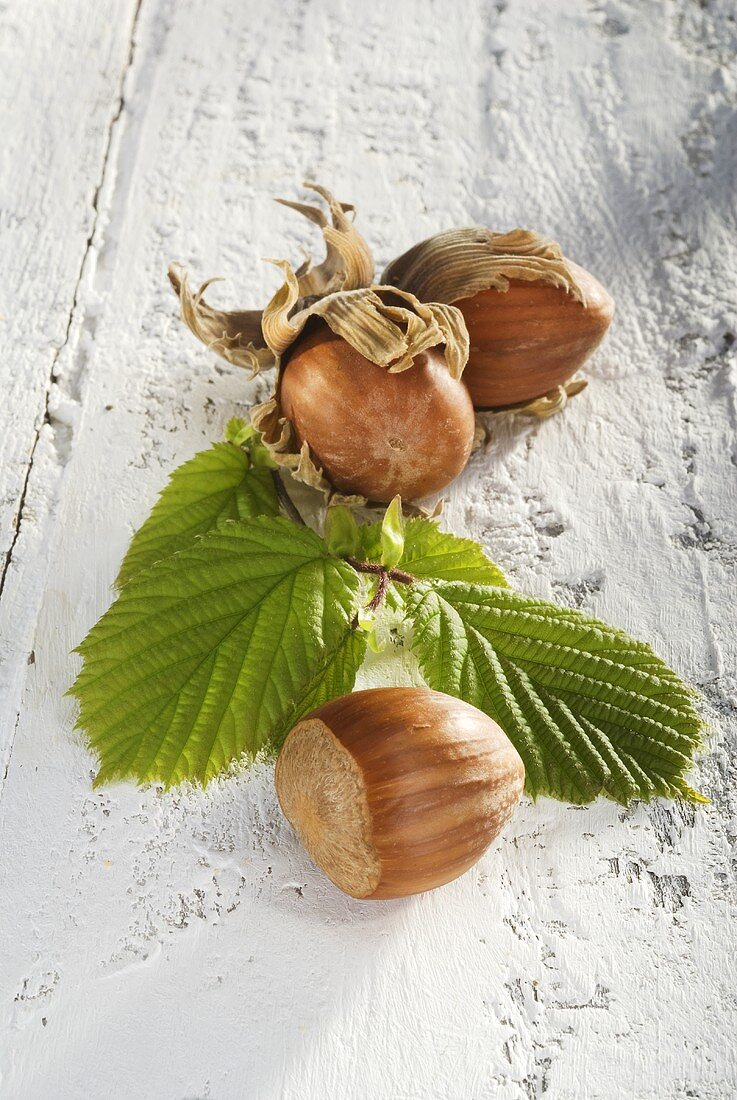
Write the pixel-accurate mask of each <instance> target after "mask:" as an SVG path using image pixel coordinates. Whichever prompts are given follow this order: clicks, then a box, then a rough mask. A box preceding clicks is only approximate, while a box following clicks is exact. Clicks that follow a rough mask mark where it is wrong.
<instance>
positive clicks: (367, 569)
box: [345, 558, 415, 584]
mask: <svg viewBox="0 0 737 1100" xmlns="http://www.w3.org/2000/svg"><path fill="white" fill-rule="evenodd" d="M345 560H346V561H347V562H348V564H349V565H352V566H353V568H354V569H355V570H356V572H357V573H373V574H375V576H377V577H380V576H381V575H382V574H383V573H386V576H387V578H388V579H389V580H390V581H397V583H398V584H414V581H415V578H414V577H413V576H412V574H411V573H405V571H404V570H403V569H387V568H386V566H385V565H379V563H378V562H376V561H359V560H358V558H346V559H345Z"/></svg>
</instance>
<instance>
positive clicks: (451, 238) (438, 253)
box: [382, 226, 587, 419]
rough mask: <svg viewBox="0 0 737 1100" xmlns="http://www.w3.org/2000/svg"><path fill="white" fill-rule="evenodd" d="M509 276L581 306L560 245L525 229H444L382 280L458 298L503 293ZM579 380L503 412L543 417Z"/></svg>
mask: <svg viewBox="0 0 737 1100" xmlns="http://www.w3.org/2000/svg"><path fill="white" fill-rule="evenodd" d="M511 279H520V280H524V281H527V282H541V283H548V284H549V285H551V286H555V287H559V288H560V289H562V290H565V291H566V293H567V294H571V295H572V296H573V297H574V298H575V299H576V300H577V301H579V302H581V304H582V305H583V306H584V307H585V306H586V296H585V293H584V290H583V288H582V287H581V285H580V284H579V282H578V281H577V279H576V276H575V274H574V272H573V269H572V268H571V266H570V264H569V263H568V262H567V261H566V259H565V257H564V256H563V253H562V251H561V248H560V246H559V245H558V244H557V243H556V242H555V241H552V240H550V239H549V238H547V237H543V236H542V235H541V234H539V233H535V232H533V231H532V230H531V229H513V230H512V231H511V232H509V233H492V232H491V230H489V229H485V228H483V227H482V226H476V227H474V228H468V229H450V230H448V231H447V232H444V233H437V234H436V235H435V236H434V237H430V238H428V239H427V240H425V241H420V243H419V244H416V245H415V246H414V247H413V248H410V249H409V251H407V252H405V253H404V254H403V255H402V256H399V257H398V258H397V259H396V260H393V261H392V262H391V263H390V264H389V266H388V267H387V268H386V270H385V271H384V273H383V275H382V281H383V282H387V283H391V284H392V285H396V286H400V287H403V288H404V289H406V290H409V291H411V292H412V293H413V294H415V295H416V296H417V297H418V298H420V299H421V300H423V301H428V300H430V301H437V302H449V303H452V302H458V301H461V300H462V299H464V298H472V297H473V296H474V295H475V294H478V293H480V292H481V291H484V290H489V289H491V288H493V289H495V290H498V291H499V292H500V293H502V294H504V293H506V291H507V290H508V289H509V283H510V280H511ZM586 384H587V383H586V382H585V380H583V379H575V380H572V381H570V382H567V383H566V384H565V385H562V386H557V387H556V388H555V389H554V390H551V392H550V393H548V394H545V395H543V396H542V397H539V398H536V399H535V400H534V401H529V402H526V403H524V404H521V405H519V406H516V407H511V408H508V409H507V410H506V411H507V412H516V413H519V414H522V415H525V416H534V417H539V418H541V419H542V418H545V417H548V416H552V415H553V414H554V413H557V412H560V411H561V410H562V409H563V408H564V407H565V405H566V403H567V402H568V400H569V399H570V398H571V397H573V396H575V394H577V393H580V392H581V390H583V389H585V387H586Z"/></svg>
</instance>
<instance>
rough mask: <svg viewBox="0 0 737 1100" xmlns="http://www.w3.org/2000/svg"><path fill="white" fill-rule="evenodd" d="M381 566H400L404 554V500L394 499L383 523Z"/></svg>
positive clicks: (392, 567) (391, 567)
mask: <svg viewBox="0 0 737 1100" xmlns="http://www.w3.org/2000/svg"><path fill="white" fill-rule="evenodd" d="M379 537H380V542H381V564H382V565H385V566H386V568H387V569H394V567H395V566H396V565H399V563H400V561H401V560H402V554H403V553H404V516H403V515H402V498H401V497H394V499H393V500H392V502H391V504H390V505H389V507H388V508H387V510H386V512H385V513H384V518H383V520H382V521H381V534H380V536H379Z"/></svg>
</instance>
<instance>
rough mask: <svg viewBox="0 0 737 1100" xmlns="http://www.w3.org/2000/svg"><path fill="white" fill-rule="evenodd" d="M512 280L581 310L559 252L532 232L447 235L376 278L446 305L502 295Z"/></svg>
mask: <svg viewBox="0 0 737 1100" xmlns="http://www.w3.org/2000/svg"><path fill="white" fill-rule="evenodd" d="M511 279H522V280H525V281H527V282H541V283H549V284H550V285H551V286H557V287H560V288H561V289H563V290H565V291H566V292H567V293H568V294H572V295H573V297H574V298H576V299H577V300H578V301H579V302H581V304H582V305H584V306H585V305H586V297H585V294H584V292H583V289H582V287H581V286H580V284H579V283H578V281H577V280H576V277H575V275H574V273H573V271H572V269H571V267H570V265H569V264H568V262H567V261H566V259H565V257H564V256H563V253H562V252H561V249H560V246H559V245H558V244H556V242H555V241H552V240H550V239H549V238H547V237H543V236H541V234H539V233H534V232H533V231H532V230H531V229H513V230H512V231H511V232H510V233H492V232H491V230H489V229H485V228H483V227H482V226H476V227H472V228H468V229H449V230H447V231H446V232H444V233H437V234H436V235H435V236H434V237H429V238H428V239H427V240H425V241H420V243H419V244H416V245H415V246H414V247H413V248H410V249H409V251H407V252H405V253H404V254H403V255H402V256H399V257H397V259H396V260H392V262H391V263H390V264H389V266H388V267H387V268H386V270H385V271H384V273H383V275H382V277H381V280H382V283H387V284H389V285H391V286H398V287H402V288H403V289H405V290H409V291H410V292H411V293H412V294H415V295H416V296H417V297H418V298H420V299H421V300H422V301H424V302H447V303H452V302H458V301H460V300H461V299H463V298H472V297H473V296H474V295H475V294H478V293H479V292H480V291H482V290H489V289H490V288H492V287H493V288H494V289H495V290H498V291H500V292H501V293H504V292H505V291H507V290H508V289H509V283H510V280H511Z"/></svg>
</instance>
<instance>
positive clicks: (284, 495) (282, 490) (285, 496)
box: [271, 470, 307, 527]
mask: <svg viewBox="0 0 737 1100" xmlns="http://www.w3.org/2000/svg"><path fill="white" fill-rule="evenodd" d="M271 480H272V481H273V482H274V488H275V489H276V495H277V496H278V497H279V503H280V504H281V506H282V508H283V509H284V511H285V512H286V513H287V515H288V516H289V518H290V519H291V520H294V522H295V523H298V524H299V525H300V527H306V526H307V524H306V523H305V521H304V519H303V517H302V515H301V513H300V511H299V509H298V508H297V505H296V504H295V503H294V501H293V500H292V498H291V497H290V495H289V493H288V492H287V487H286V485H285V484H284V481H283V479H282V476H281V473H280V471H279V470H272V471H271Z"/></svg>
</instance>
